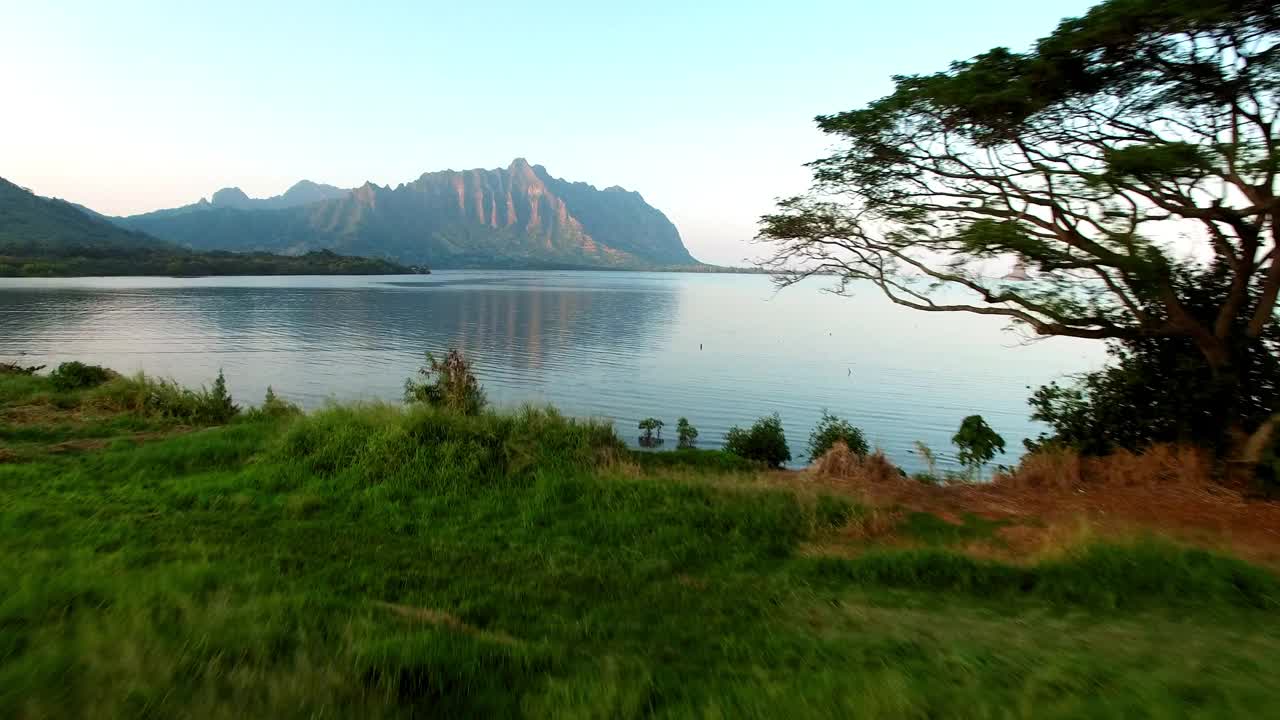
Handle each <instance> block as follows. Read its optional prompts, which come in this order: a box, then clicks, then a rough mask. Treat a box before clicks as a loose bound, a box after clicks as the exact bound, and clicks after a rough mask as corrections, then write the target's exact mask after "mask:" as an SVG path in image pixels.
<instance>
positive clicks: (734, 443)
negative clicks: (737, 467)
mask: <svg viewBox="0 0 1280 720" xmlns="http://www.w3.org/2000/svg"><path fill="white" fill-rule="evenodd" d="M724 449H725V450H727V451H728V452H731V453H733V454H734V455H737V456H739V457H743V458H746V459H748V460H756V461H758V462H762V463H764V464H766V465H768V466H769V467H775V468H777V467H782V465H783V463H786V462H788V461H790V460H791V449H790V448H788V447H787V436H786V433H784V432H783V430H782V418H781V417H779V416H778V413H774V414H772V415H766V416H765V417H762V418H760V419H759V420H756V421H755V424H753V425H752V426H751V429H749V430H743V429H742V428H740V427H737V426H734V427H731V428H729V432H728V433H726V434H725V443H724Z"/></svg>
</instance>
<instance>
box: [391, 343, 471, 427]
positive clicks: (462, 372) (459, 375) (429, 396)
mask: <svg viewBox="0 0 1280 720" xmlns="http://www.w3.org/2000/svg"><path fill="white" fill-rule="evenodd" d="M418 377H419V378H420V379H419V380H414V379H413V378H409V379H407V380H405V381H404V401H405V402H407V403H414V402H420V403H426V404H428V405H432V406H434V407H442V408H447V409H449V410H453V411H454V412H460V413H462V414H464V415H478V414H479V413H480V412H481V411H482V410H484V407H485V404H486V403H487V400H486V398H485V394H484V388H483V387H481V386H480V381H479V380H477V379H476V376H475V373H474V372H472V370H471V363H470V362H468V361H467V359H466V358H465V357H463V356H462V353H461V352H459V351H457V350H450V351H449V352H447V353H445V356H444V359H443V360H439V359H437V358H436V356H435V355H433V354H432V353H427V354H426V363H425V364H423V366H422V367H421V368H419V369H418Z"/></svg>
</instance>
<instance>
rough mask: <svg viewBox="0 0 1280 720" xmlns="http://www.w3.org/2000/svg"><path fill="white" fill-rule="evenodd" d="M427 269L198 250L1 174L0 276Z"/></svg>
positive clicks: (333, 257) (332, 257)
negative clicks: (48, 195)
mask: <svg viewBox="0 0 1280 720" xmlns="http://www.w3.org/2000/svg"><path fill="white" fill-rule="evenodd" d="M414 272H425V270H424V269H423V268H419V267H407V266H404V265H400V264H397V263H394V262H391V261H389V260H386V259H369V258H361V257H347V256H344V255H338V254H336V253H333V252H331V251H328V250H318V251H313V252H307V253H303V254H300V255H289V256H285V255H273V254H269V253H264V252H251V253H232V252H226V251H208V252H197V251H194V250H191V249H189V248H184V247H179V246H178V245H175V244H172V243H168V242H165V241H163V240H159V239H156V238H154V237H152V236H150V235H148V234H146V233H144V232H141V231H138V230H128V229H125V228H122V227H119V226H118V225H116V224H115V223H113V222H111V221H110V220H109V219H108V218H106V217H104V216H102V215H99V214H97V213H94V212H92V211H90V210H87V209H85V208H82V207H80V206H78V205H75V204H73V203H69V202H66V201H65V200H58V199H55V198H46V197H40V196H39V195H36V194H34V193H32V192H31V191H30V190H27V189H26V188H23V187H20V186H18V185H15V184H14V183H11V182H9V181H8V180H5V179H4V178H0V277H12V276H19V277H22V276H37V277H53V276H84V275H401V274H405V273H414Z"/></svg>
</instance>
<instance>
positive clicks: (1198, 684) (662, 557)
mask: <svg viewBox="0 0 1280 720" xmlns="http://www.w3.org/2000/svg"><path fill="white" fill-rule="evenodd" d="M405 391H406V398H407V399H409V400H411V402H407V403H405V404H403V405H389V404H357V405H331V406H329V407H326V408H324V409H322V410H319V411H315V412H310V413H303V412H302V411H300V410H299V409H298V408H297V407H295V406H293V405H291V404H290V403H289V402H288V401H287V400H286V399H285V398H283V397H281V396H279V395H277V394H276V393H274V392H269V393H268V395H267V397H266V398H264V399H263V400H262V402H261V403H260V404H259V405H257V406H254V407H244V406H242V405H241V404H240V403H239V402H238V401H237V400H235V399H233V398H231V397H230V395H229V394H228V393H227V391H226V384H225V381H224V380H223V378H221V376H219V377H218V378H217V379H215V380H214V381H213V382H212V383H211V384H210V385H209V386H208V387H205V388H201V389H188V388H183V387H180V386H178V385H177V384H175V383H173V382H169V381H164V380H158V379H155V378H149V377H146V376H144V375H136V376H132V377H124V376H120V375H118V374H116V373H113V372H111V371H109V370H106V369H103V368H98V367H96V366H93V365H85V364H81V363H68V364H64V365H62V366H59V367H58V368H53V369H38V368H30V367H19V366H15V365H4V366H0V715H3V716H5V717H16V718H27V717H31V718H34V717H83V716H99V717H117V716H148V717H163V716H174V715H181V716H184V717H214V716H225V715H226V714H227V713H228V712H230V713H231V714H234V715H238V716H243V717H250V716H252V717H314V716H318V715H328V716H335V717H349V716H361V717H407V716H411V715H415V714H416V715H422V714H429V715H438V716H459V715H468V716H471V715H483V716H527V717H550V716H556V717H617V718H629V717H642V716H643V717H649V716H661V717H693V716H697V717H776V716H778V715H780V714H784V713H785V714H786V715H788V716H794V717H798V718H807V717H830V716H833V715H845V716H858V717H885V718H888V717H905V716H921V717H923V716H941V715H946V716H960V717H985V716H989V715H991V714H998V713H1000V712H1012V713H1013V714H1014V715H1015V716H1022V717H1030V716H1035V717H1082V716H1089V717H1097V716H1114V717H1167V716H1174V715H1182V714H1185V713H1186V711H1187V710H1188V708H1189V707H1194V709H1195V711H1196V713H1198V714H1199V715H1202V716H1204V717H1250V716H1252V717H1261V716H1264V715H1266V714H1267V713H1268V712H1269V709H1270V708H1272V707H1274V705H1275V703H1276V701H1277V700H1280V677H1277V675H1276V674H1275V672H1274V668H1273V667H1272V666H1273V664H1274V663H1273V661H1274V658H1276V657H1277V656H1280V627H1278V626H1277V624H1276V623H1274V622H1273V621H1272V620H1273V619H1274V617H1275V613H1276V611H1277V610H1280V576H1278V575H1277V571H1278V570H1280V539H1277V538H1276V537H1275V536H1274V528H1275V527H1278V526H1280V504H1277V503H1275V502H1268V501H1262V500H1253V499H1249V497H1248V496H1247V493H1246V492H1245V491H1244V490H1243V489H1241V488H1236V487H1233V486H1230V485H1226V484H1223V483H1221V482H1219V481H1218V480H1216V479H1215V478H1214V477H1213V473H1212V470H1211V466H1212V462H1211V459H1208V458H1207V457H1206V456H1205V455H1204V454H1203V453H1199V452H1198V451H1196V450H1193V449H1190V448H1185V447H1178V446H1167V445H1160V446H1152V447H1151V448H1149V449H1148V450H1147V451H1145V452H1142V453H1128V452H1118V453H1114V454H1112V455H1109V456H1105V457H1097V458H1081V457H1080V456H1078V455H1075V454H1074V453H1072V452H1071V451H1068V450H1065V449H1052V448H1048V449H1041V450H1039V451H1038V452H1033V453H1031V454H1030V455H1028V456H1027V457H1026V458H1024V459H1023V460H1022V461H1021V462H1020V464H1019V465H1018V466H1017V467H1015V468H1011V469H1009V470H1007V471H1005V472H1001V473H998V474H997V475H996V478H995V480H994V481H993V482H989V483H973V482H965V481H963V480H962V479H959V478H953V479H952V480H951V481H949V482H922V481H921V480H918V479H912V478H908V477H904V476H903V475H902V474H901V473H900V472H898V471H897V469H896V468H895V467H894V466H893V464H892V463H891V462H890V460H889V459H887V458H885V457H884V456H883V455H881V454H879V453H878V452H874V451H868V449H867V448H866V447H865V442H864V441H862V437H861V433H860V432H858V431H857V429H856V428H853V427H852V426H849V425H848V424H847V423H843V421H841V420H839V418H835V417H834V416H830V417H829V418H824V425H823V426H822V428H821V432H815V434H814V436H813V437H812V438H810V443H811V446H812V444H813V443H818V444H820V445H822V444H825V446H826V449H825V451H823V452H822V453H821V454H820V455H819V457H818V459H817V460H816V461H815V462H814V463H813V464H812V465H811V466H810V467H808V468H806V469H804V470H800V471H782V470H772V469H769V468H768V467H767V466H766V464H761V463H756V462H752V461H750V460H747V459H744V458H743V457H741V456H739V455H735V454H733V453H730V452H726V451H723V450H711V449H698V448H696V447H689V445H693V444H695V443H696V430H694V429H693V428H692V426H691V425H690V424H689V423H688V421H687V420H686V421H685V422H683V423H681V424H680V426H681V427H680V432H679V433H677V434H678V435H679V437H680V445H681V446H683V447H682V449H678V450H674V451H671V452H649V451H638V450H629V449H628V448H627V447H626V445H625V444H624V443H623V442H622V440H621V439H620V438H619V437H618V436H617V435H616V434H615V432H614V430H613V428H612V427H611V426H607V425H603V424H600V423H596V422H591V421H580V420H575V419H572V418H567V417H564V416H562V415H560V414H559V413H558V412H556V411H555V410H554V409H551V408H526V409H523V410H520V411H516V412H494V411H491V410H488V409H486V408H485V406H484V402H483V393H482V390H481V389H480V388H479V386H478V385H477V384H475V383H474V377H472V376H470V372H469V368H468V367H467V366H466V365H465V362H464V361H462V360H461V358H460V356H458V357H455V356H453V355H452V354H451V355H447V356H445V357H444V358H440V359H436V358H428V363H427V364H426V365H425V366H424V368H423V372H422V373H420V374H419V375H418V376H417V377H415V378H411V379H410V380H409V381H407V382H406V388H405ZM650 420H652V419H650ZM695 420H696V418H695ZM767 420H768V418H763V419H762V420H761V421H760V422H757V423H756V425H753V426H749V427H748V428H746V429H743V430H741V431H739V433H738V437H739V438H740V440H741V447H743V448H748V447H763V448H766V449H769V448H770V446H769V443H767V442H765V441H766V440H768V439H769V435H768V429H769V426H770V423H769V422H767ZM646 429H647V431H649V432H653V433H655V434H654V435H653V436H652V437H653V438H654V439H655V441H656V439H658V438H660V437H661V430H662V424H661V423H660V422H659V423H656V424H654V423H649V424H648V426H647V428H646ZM957 438H958V442H959V441H960V440H963V441H964V442H966V443H968V445H967V447H968V448H969V449H970V457H974V458H979V459H980V458H981V457H983V456H984V455H985V454H986V450H988V449H990V446H991V443H992V442H993V441H992V439H991V438H990V437H988V436H986V435H985V434H984V430H983V426H982V424H981V423H979V422H978V421H971V420H966V424H965V426H964V427H962V432H960V433H957ZM984 443H985V444H984ZM768 451H770V452H773V451H774V450H768ZM744 452H746V451H744ZM1188 703H1191V705H1188Z"/></svg>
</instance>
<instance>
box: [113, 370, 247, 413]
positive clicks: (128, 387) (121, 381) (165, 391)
mask: <svg viewBox="0 0 1280 720" xmlns="http://www.w3.org/2000/svg"><path fill="white" fill-rule="evenodd" d="M88 402H90V403H92V404H93V405H94V406H96V407H100V408H104V409H109V410H117V411H126V412H136V413H143V414H146V415H153V416H159V417H165V418H170V419H173V420H177V421H179V422H184V423H192V424H195V425H220V424H222V423H225V422H228V421H229V420H231V419H232V418H234V417H235V416H236V415H239V414H240V407H239V406H237V405H236V404H235V403H234V402H233V401H232V399H231V395H230V393H228V392H227V381H226V378H225V377H223V374H222V372H221V371H219V372H218V377H217V379H216V380H214V383H213V388H212V389H206V388H201V389H200V390H191V389H189V388H184V387H182V386H181V385H179V384H177V383H176V382H174V381H172V380H163V379H155V378H149V377H147V376H146V375H143V374H142V373H139V374H137V375H135V376H134V377H130V378H123V377H116V378H114V379H113V380H112V381H111V382H108V383H106V384H103V385H102V386H101V387H98V388H95V389H94V390H92V391H91V392H90V394H89V395H88Z"/></svg>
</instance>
